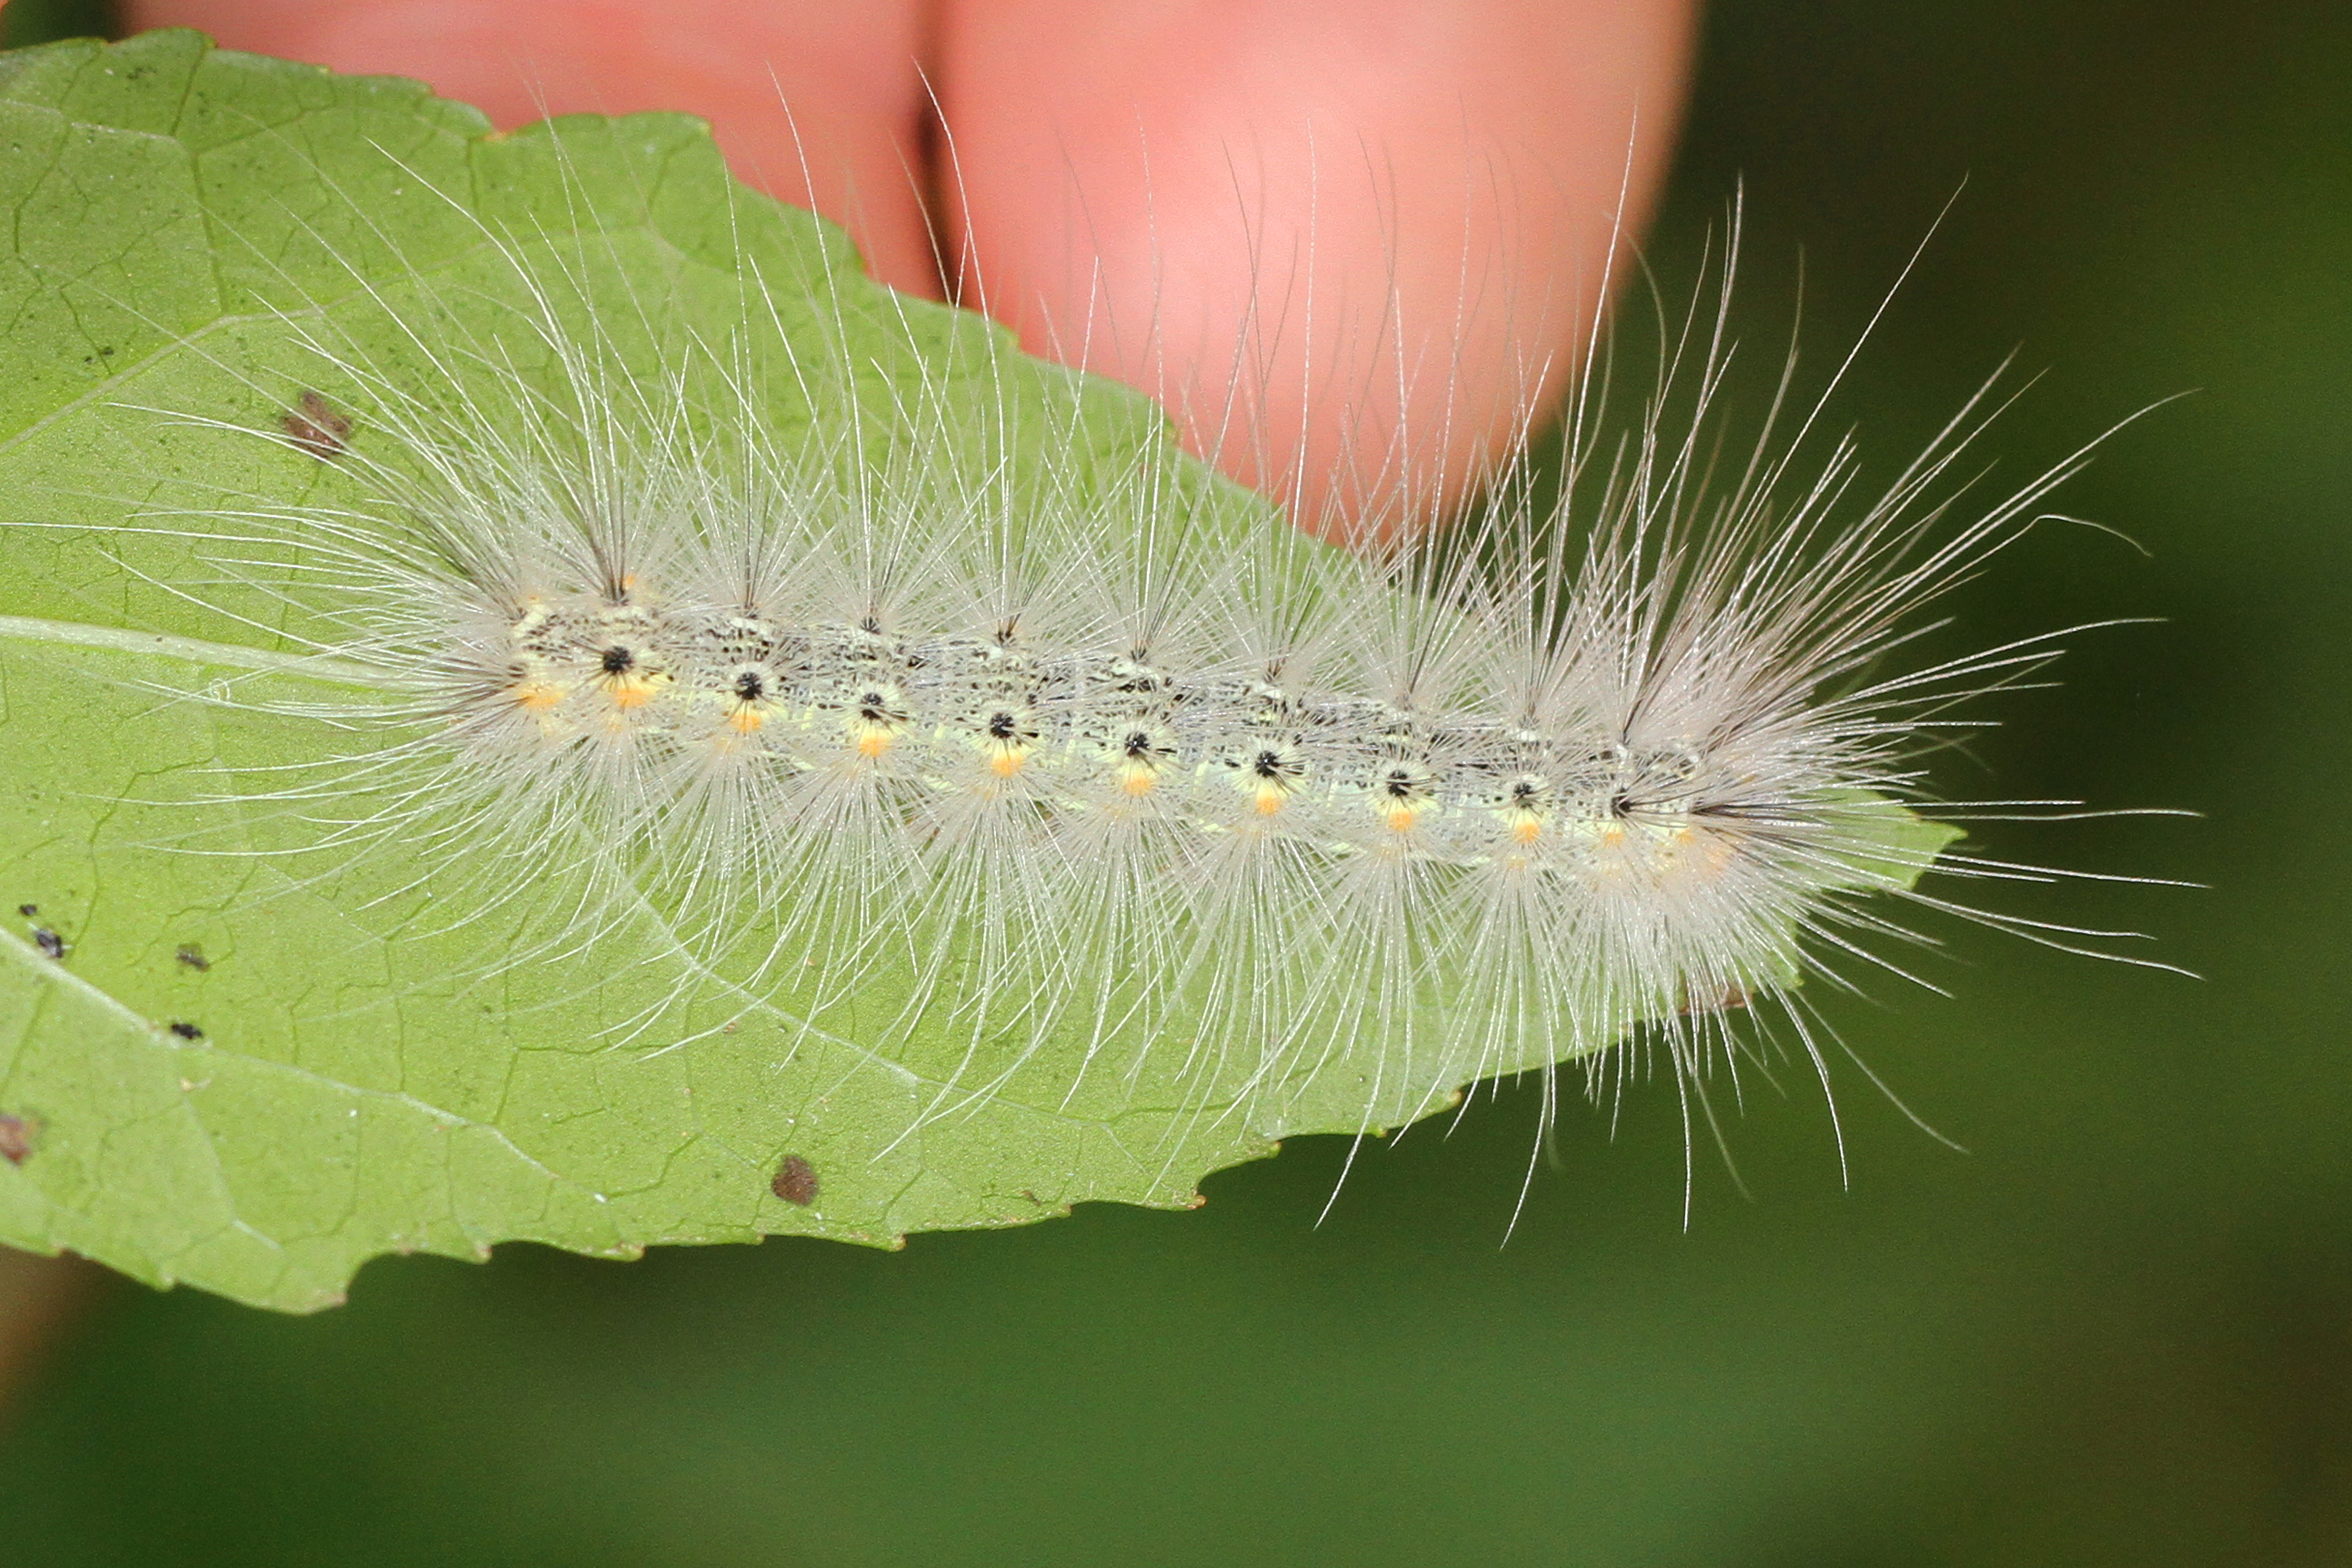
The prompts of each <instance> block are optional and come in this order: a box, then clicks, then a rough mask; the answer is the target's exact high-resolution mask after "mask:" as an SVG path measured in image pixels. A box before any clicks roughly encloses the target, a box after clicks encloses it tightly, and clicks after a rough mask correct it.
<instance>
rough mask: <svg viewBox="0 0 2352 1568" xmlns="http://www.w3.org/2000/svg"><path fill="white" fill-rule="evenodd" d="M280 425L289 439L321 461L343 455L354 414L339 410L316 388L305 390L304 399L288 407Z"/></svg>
mask: <svg viewBox="0 0 2352 1568" xmlns="http://www.w3.org/2000/svg"><path fill="white" fill-rule="evenodd" d="M278 425H279V426H281V427H282V428H283V429H284V430H285V432H286V438H287V439H288V440H289V441H291V442H292V443H294V445H295V446H297V447H300V448H301V449H302V450H303V451H305V452H308V453H310V456H312V457H314V458H318V459H319V460H320V462H324V461H326V460H327V459H328V458H332V457H336V456H339V455H340V454H341V452H342V449H343V442H344V439H345V437H349V436H350V435H351V433H352V421H351V416H349V415H344V414H338V413H336V412H335V410H334V406H333V405H331V404H330V403H329V402H328V401H327V400H326V399H325V398H323V397H321V396H320V395H318V394H317V393H315V392H305V393H304V394H303V395H302V400H301V401H300V402H299V403H298V404H296V405H294V406H293V407H291V408H289V409H288V410H287V411H286V413H285V415H284V416H282V417H281V418H280V419H279V420H278Z"/></svg>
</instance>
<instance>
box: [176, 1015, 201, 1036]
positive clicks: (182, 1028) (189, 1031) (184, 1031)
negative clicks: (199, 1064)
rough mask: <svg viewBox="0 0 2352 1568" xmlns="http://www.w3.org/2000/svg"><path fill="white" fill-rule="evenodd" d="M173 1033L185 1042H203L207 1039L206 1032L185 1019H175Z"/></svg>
mask: <svg viewBox="0 0 2352 1568" xmlns="http://www.w3.org/2000/svg"><path fill="white" fill-rule="evenodd" d="M172 1033H173V1034H175V1035H177V1036H179V1037H180V1038H182V1039H184V1040H201V1039H203V1038H204V1037H205V1032H204V1031H203V1030H202V1029H199V1028H197V1027H196V1026H194V1024H191V1023H189V1022H188V1021H187V1020H186V1019H185V1018H174V1019H173V1020H172Z"/></svg>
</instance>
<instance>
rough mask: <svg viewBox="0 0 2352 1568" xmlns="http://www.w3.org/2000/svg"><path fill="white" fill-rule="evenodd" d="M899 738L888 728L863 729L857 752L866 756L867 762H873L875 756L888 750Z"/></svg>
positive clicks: (858, 738) (858, 739)
mask: <svg viewBox="0 0 2352 1568" xmlns="http://www.w3.org/2000/svg"><path fill="white" fill-rule="evenodd" d="M897 740H898V737H897V736H896V735H893V734H891V733H890V731H887V730H880V729H868V730H865V731H860V732H859V734H858V737H857V754H858V755H859V756H861V757H864V758H865V759H866V761H867V762H872V761H873V760H874V759H875V758H877V757H878V756H880V755H881V754H882V753H883V752H887V751H888V750H889V749H890V747H891V745H892V744H893V743H894V742H896V741H897Z"/></svg>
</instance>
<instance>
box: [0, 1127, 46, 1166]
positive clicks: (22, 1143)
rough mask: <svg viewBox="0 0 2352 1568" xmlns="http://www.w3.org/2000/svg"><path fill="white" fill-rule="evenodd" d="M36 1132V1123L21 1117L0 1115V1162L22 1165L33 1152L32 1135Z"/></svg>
mask: <svg viewBox="0 0 2352 1568" xmlns="http://www.w3.org/2000/svg"><path fill="white" fill-rule="evenodd" d="M37 1131H39V1126H38V1124H37V1123H36V1122H31V1121H26V1120H25V1119H24V1118H23V1117H21V1116H5V1115H0V1160H5V1161H7V1162H8V1163H10V1164H12V1165H21V1164H23V1163H25V1160H26V1156H28V1155H30V1154H31V1153H32V1152H33V1134H34V1133H35V1132H37Z"/></svg>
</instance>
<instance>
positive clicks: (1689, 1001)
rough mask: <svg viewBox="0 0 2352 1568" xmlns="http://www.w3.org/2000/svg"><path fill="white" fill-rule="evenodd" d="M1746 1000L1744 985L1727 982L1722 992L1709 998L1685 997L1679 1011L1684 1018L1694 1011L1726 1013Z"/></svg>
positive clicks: (1741, 1005) (1746, 992) (1746, 1003)
mask: <svg viewBox="0 0 2352 1568" xmlns="http://www.w3.org/2000/svg"><path fill="white" fill-rule="evenodd" d="M1747 1005H1748V991H1747V988H1746V987H1745V986H1742V985H1739V984H1737V983H1727V984H1725V985H1724V987H1723V991H1722V994H1719V995H1717V996H1715V997H1713V998H1711V999H1710V998H1707V997H1704V996H1692V997H1687V998H1685V1000H1684V1002H1683V1005H1682V1008H1681V1012H1682V1016H1684V1017H1685V1018H1687V1017H1689V1016H1691V1015H1692V1014H1694V1013H1728V1012H1729V1011H1731V1010H1732V1009H1733V1008H1734V1007H1745V1006H1747Z"/></svg>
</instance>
